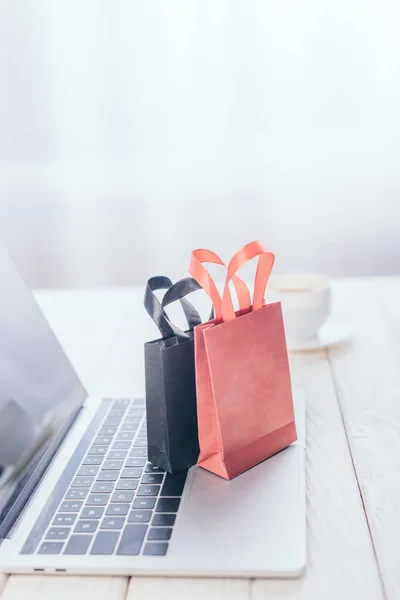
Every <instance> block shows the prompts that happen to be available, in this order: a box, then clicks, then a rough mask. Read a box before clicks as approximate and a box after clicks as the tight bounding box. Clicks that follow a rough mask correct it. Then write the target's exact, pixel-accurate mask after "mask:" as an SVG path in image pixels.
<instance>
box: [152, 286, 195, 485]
mask: <svg viewBox="0 0 400 600" xmlns="http://www.w3.org/2000/svg"><path fill="white" fill-rule="evenodd" d="M199 288H200V286H199V285H198V283H197V282H196V281H195V280H194V279H192V278H190V277H188V278H186V279H182V280H180V281H178V282H177V283H176V284H175V285H172V282H171V281H170V279H168V277H152V278H151V279H149V281H148V283H147V287H146V292H145V297H144V305H145V308H146V310H147V312H148V313H149V315H150V316H151V318H152V319H153V320H154V322H155V324H156V325H157V327H158V329H159V330H160V333H161V336H162V337H161V339H157V340H154V341H152V342H147V343H146V344H145V345H144V353H145V380H146V412H147V440H148V459H149V461H150V462H152V463H153V464H154V465H157V466H159V467H160V468H162V469H164V470H165V471H168V473H176V472H178V471H182V470H184V469H188V468H189V467H191V466H192V465H194V464H196V462H197V458H198V455H199V443H198V434H197V407H196V381H195V371H194V342H193V328H194V327H195V326H196V325H199V324H200V323H201V318H200V316H199V314H198V312H197V311H196V309H195V308H194V307H193V306H192V304H191V303H190V302H189V301H188V300H187V299H186V298H184V296H186V295H187V294H188V293H190V292H192V291H195V290H197V289H199ZM160 289H166V290H168V291H167V292H166V294H165V296H164V300H163V303H160V302H159V300H158V299H157V297H156V295H155V294H154V292H155V291H157V290H160ZM175 300H179V301H180V303H181V305H182V308H183V311H184V313H185V316H186V320H187V323H188V328H189V329H188V331H186V332H185V331H182V330H181V329H179V328H178V327H177V326H176V325H174V324H173V323H172V322H171V321H170V319H169V318H168V316H167V314H166V312H165V310H164V306H165V305H166V304H170V303H171V302H173V301H175Z"/></svg>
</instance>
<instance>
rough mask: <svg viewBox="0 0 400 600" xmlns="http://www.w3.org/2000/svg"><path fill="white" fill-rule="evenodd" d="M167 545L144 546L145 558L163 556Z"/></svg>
mask: <svg viewBox="0 0 400 600" xmlns="http://www.w3.org/2000/svg"><path fill="white" fill-rule="evenodd" d="M167 550H168V544H146V545H145V547H144V550H143V554H144V555H145V556H165V554H167Z"/></svg>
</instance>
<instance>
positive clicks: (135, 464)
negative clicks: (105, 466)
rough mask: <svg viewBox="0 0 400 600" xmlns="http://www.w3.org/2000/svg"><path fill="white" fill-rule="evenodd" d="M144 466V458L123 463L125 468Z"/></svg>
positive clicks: (131, 459)
mask: <svg viewBox="0 0 400 600" xmlns="http://www.w3.org/2000/svg"><path fill="white" fill-rule="evenodd" d="M145 464H146V459H145V458H128V460H127V461H126V463H125V467H144V465H145Z"/></svg>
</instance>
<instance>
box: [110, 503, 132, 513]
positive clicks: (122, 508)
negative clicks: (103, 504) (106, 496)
mask: <svg viewBox="0 0 400 600" xmlns="http://www.w3.org/2000/svg"><path fill="white" fill-rule="evenodd" d="M128 511H129V504H110V506H108V507H107V510H106V515H116V516H125V515H127V514H128Z"/></svg>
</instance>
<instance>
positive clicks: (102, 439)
mask: <svg viewBox="0 0 400 600" xmlns="http://www.w3.org/2000/svg"><path fill="white" fill-rule="evenodd" d="M112 441H113V437H112V436H111V435H99V436H98V437H97V438H95V439H94V440H93V446H109V445H110V444H111V442H112Z"/></svg>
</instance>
